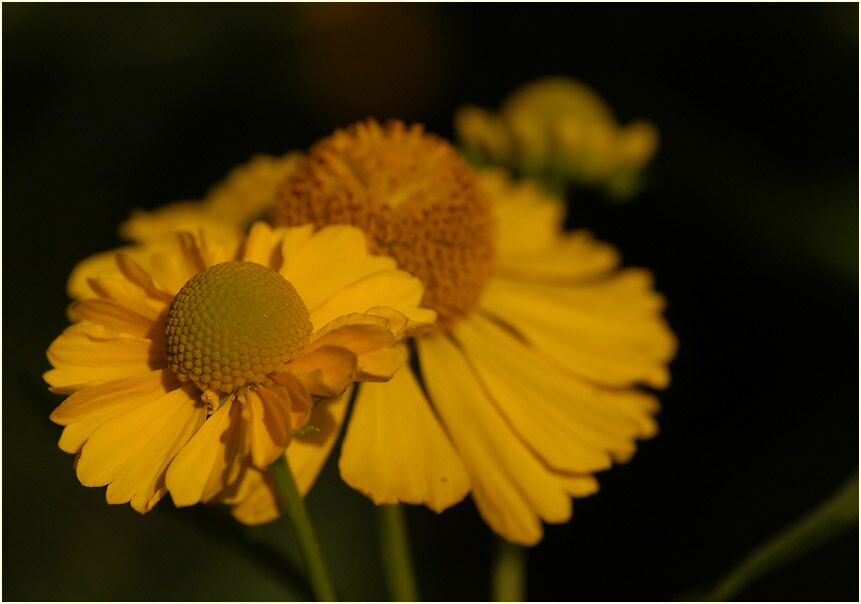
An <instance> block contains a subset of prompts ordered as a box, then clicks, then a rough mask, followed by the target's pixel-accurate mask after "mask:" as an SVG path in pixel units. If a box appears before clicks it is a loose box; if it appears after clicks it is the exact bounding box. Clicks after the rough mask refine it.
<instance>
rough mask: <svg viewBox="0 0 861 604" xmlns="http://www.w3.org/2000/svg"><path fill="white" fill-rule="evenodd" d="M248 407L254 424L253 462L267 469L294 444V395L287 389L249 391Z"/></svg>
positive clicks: (251, 430)
mask: <svg viewBox="0 0 861 604" xmlns="http://www.w3.org/2000/svg"><path fill="white" fill-rule="evenodd" d="M246 405H247V406H248V409H249V412H250V421H251V426H250V427H249V431H248V433H249V438H250V440H251V443H250V449H251V461H252V462H253V463H254V465H255V466H256V467H257V468H259V469H261V470H265V469H266V468H268V467H269V465H270V464H271V463H272V462H273V461H275V460H276V459H278V458H279V457H280V456H281V455H282V454H283V453H284V449H286V448H287V445H288V444H290V429H291V427H290V424H291V421H290V411H291V402H290V395H289V394H288V393H287V391H286V389H284V388H279V387H274V388H266V387H261V388H260V389H259V390H258V391H256V392H255V391H254V390H249V391H248V398H247V402H246Z"/></svg>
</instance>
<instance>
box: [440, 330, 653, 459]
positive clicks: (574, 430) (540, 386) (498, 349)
mask: <svg viewBox="0 0 861 604" xmlns="http://www.w3.org/2000/svg"><path fill="white" fill-rule="evenodd" d="M454 335H455V337H456V338H457V339H458V341H459V342H460V343H461V345H462V346H463V349H464V354H465V356H466V357H467V358H468V359H469V360H470V362H471V365H472V367H473V369H474V370H475V372H476V373H477V375H478V376H479V378H480V379H481V381H482V383H483V384H484V385H485V386H486V388H487V391H488V393H489V394H490V396H491V398H492V400H493V401H494V402H495V404H496V406H497V408H498V409H499V410H500V411H501V412H502V414H503V415H504V416H505V417H506V418H507V420H508V422H509V424H510V425H511V427H512V429H513V430H514V431H515V432H516V433H517V434H518V435H519V436H520V437H521V439H522V440H523V441H525V442H526V443H527V444H528V445H529V447H530V448H531V449H532V450H534V451H535V452H536V453H537V454H538V455H539V456H540V457H541V458H542V460H543V461H544V462H545V463H546V464H547V465H548V466H550V467H551V468H553V469H555V470H558V471H563V472H579V473H586V472H593V471H597V470H604V469H607V468H608V467H609V466H610V465H611V461H612V460H616V461H626V460H627V459H628V458H630V456H631V455H633V453H634V451H635V445H634V440H635V439H636V438H638V437H642V436H648V435H650V434H647V433H644V431H643V429H642V428H643V425H644V423H645V422H647V421H648V422H651V421H652V420H651V418H650V417H649V414H648V412H647V411H645V410H644V411H643V412H642V415H643V418H642V419H640V420H639V421H638V420H637V419H635V418H632V417H631V416H630V415H629V413H628V412H627V411H625V410H623V409H622V408H623V407H625V406H626V405H630V404H631V403H632V402H633V401H636V400H638V399H651V397H648V396H647V395H645V394H641V393H638V392H636V391H633V390H630V391H629V390H610V389H607V388H600V387H596V386H593V385H591V384H589V383H587V382H584V381H581V380H578V379H576V378H574V377H572V376H570V375H567V374H566V373H564V372H562V371H560V370H558V369H556V368H554V367H553V366H551V365H549V364H547V363H545V362H542V360H541V359H540V358H538V357H537V356H536V355H535V354H534V352H533V351H531V350H530V349H529V348H528V347H527V346H525V345H524V344H523V343H522V342H520V341H518V340H517V338H516V337H515V336H513V335H512V334H511V333H509V332H507V331H505V330H504V329H503V328H502V327H500V326H498V325H496V324H494V323H493V322H491V321H489V320H488V319H485V318H482V317H481V316H475V317H472V318H471V319H470V320H469V321H463V322H461V324H460V325H458V326H457V327H456V328H455V330H454Z"/></svg>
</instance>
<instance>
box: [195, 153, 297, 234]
mask: <svg viewBox="0 0 861 604" xmlns="http://www.w3.org/2000/svg"><path fill="white" fill-rule="evenodd" d="M301 157H302V155H301V153H287V154H285V155H283V156H281V157H272V156H269V155H257V156H254V157H252V158H251V159H250V160H248V161H247V162H245V163H244V164H241V165H239V166H237V167H236V168H234V169H233V170H231V171H230V174H228V175H227V177H226V178H225V179H224V180H222V181H221V182H219V183H218V184H216V185H215V186H213V187H212V189H211V190H210V191H209V192H208V193H207V195H206V199H204V200H203V203H202V204H201V205H203V206H204V207H205V208H206V209H207V210H209V211H211V212H214V213H216V214H217V215H218V216H223V217H224V218H225V219H228V220H230V221H231V222H232V223H233V224H236V225H238V226H242V225H244V224H247V223H248V222H249V221H251V220H253V219H254V218H256V217H258V216H261V215H262V214H263V213H264V212H265V211H266V210H267V208H269V207H270V206H272V204H273V203H274V202H275V192H276V191H277V190H278V187H279V186H280V185H281V183H282V182H284V180H285V179H286V178H287V176H288V175H289V174H290V173H291V172H292V171H293V170H295V169H296V165H297V163H298V161H299V159H300V158H301Z"/></svg>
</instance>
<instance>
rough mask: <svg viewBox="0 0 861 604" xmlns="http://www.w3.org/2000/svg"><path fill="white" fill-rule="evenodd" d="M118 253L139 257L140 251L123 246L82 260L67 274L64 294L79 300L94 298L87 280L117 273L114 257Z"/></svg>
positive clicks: (132, 247) (135, 247)
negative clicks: (67, 278)
mask: <svg viewBox="0 0 861 604" xmlns="http://www.w3.org/2000/svg"><path fill="white" fill-rule="evenodd" d="M118 253H125V254H131V255H140V254H141V250H140V249H139V248H137V246H125V247H121V248H117V249H115V250H110V251H107V252H101V253H99V254H94V255H92V256H89V257H87V258H84V259H83V260H81V261H80V262H78V263H77V264H76V265H75V266H74V268H73V269H72V272H71V273H70V274H69V280H68V281H67V282H66V292H67V293H68V294H69V297H70V298H72V299H74V300H79V299H81V298H91V297H93V296H95V292H94V291H93V289H92V288H91V287H90V283H89V280H90V279H91V278H92V277H98V276H100V275H105V274H115V273H116V272H117V263H116V260H115V257H116V255H117V254H118Z"/></svg>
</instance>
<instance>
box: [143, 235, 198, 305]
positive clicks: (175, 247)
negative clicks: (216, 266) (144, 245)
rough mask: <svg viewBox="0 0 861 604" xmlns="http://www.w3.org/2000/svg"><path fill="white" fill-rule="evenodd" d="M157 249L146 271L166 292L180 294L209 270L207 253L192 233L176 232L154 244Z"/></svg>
mask: <svg viewBox="0 0 861 604" xmlns="http://www.w3.org/2000/svg"><path fill="white" fill-rule="evenodd" d="M149 248H150V249H152V250H154V251H153V252H152V253H151V256H150V257H149V258H148V259H147V261H146V263H145V265H144V268H145V269H146V270H147V271H148V272H149V273H150V275H152V277H153V280H154V281H155V282H156V283H157V284H158V285H159V286H160V287H161V288H162V289H163V290H164V291H166V292H168V293H169V294H171V295H176V294H177V293H178V292H179V290H180V289H182V286H183V285H185V284H186V283H187V282H188V280H189V279H191V278H192V277H194V276H195V275H196V274H197V273H199V272H200V271H202V270H203V269H205V268H206V267H207V260H206V257H205V256H206V254H205V252H204V251H203V250H201V247H200V246H199V245H198V243H197V241H196V240H195V239H194V237H193V236H192V235H191V234H190V233H175V234H174V235H173V236H172V237H170V238H168V239H162V240H159V241H157V242H155V243H153V244H150V246H149Z"/></svg>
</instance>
